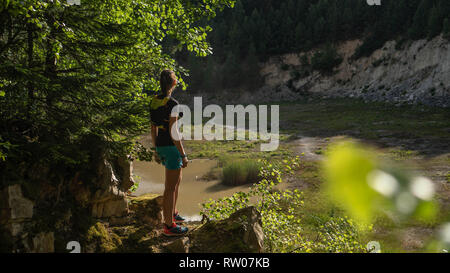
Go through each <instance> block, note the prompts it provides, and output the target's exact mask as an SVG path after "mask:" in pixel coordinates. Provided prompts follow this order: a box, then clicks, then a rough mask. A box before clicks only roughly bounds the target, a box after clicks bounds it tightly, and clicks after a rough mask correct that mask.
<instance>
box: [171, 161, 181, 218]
mask: <svg viewBox="0 0 450 273" xmlns="http://www.w3.org/2000/svg"><path fill="white" fill-rule="evenodd" d="M182 177H183V171H182V169H180V176H179V177H178V182H177V185H176V186H175V200H174V203H173V210H174V212H176V211H177V200H178V188H179V187H180V182H181V179H182Z"/></svg>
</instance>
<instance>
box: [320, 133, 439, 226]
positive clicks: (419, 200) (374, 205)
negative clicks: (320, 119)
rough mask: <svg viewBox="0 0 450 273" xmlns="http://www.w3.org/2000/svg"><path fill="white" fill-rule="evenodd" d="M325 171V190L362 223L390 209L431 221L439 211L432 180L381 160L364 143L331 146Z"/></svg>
mask: <svg viewBox="0 0 450 273" xmlns="http://www.w3.org/2000/svg"><path fill="white" fill-rule="evenodd" d="M324 172H325V175H326V183H325V185H324V187H325V190H326V192H327V193H328V194H329V195H330V196H331V198H332V199H333V200H334V201H335V202H336V203H338V204H339V205H340V206H342V207H343V208H344V209H345V210H346V211H347V213H349V214H350V215H351V216H352V217H353V218H355V219H357V220H359V221H360V222H362V223H370V222H371V221H372V220H373V216H374V214H375V213H376V212H377V211H386V210H389V211H391V212H393V213H394V216H397V217H398V218H401V219H407V218H414V219H418V220H423V221H431V220H433V219H434V218H435V216H436V214H437V211H438V207H437V204H436V202H435V200H434V184H433V182H432V181H431V180H430V179H428V178H426V177H422V176H415V175H412V174H410V173H408V172H406V171H405V170H402V169H400V168H399V167H397V166H394V165H392V163H391V162H387V161H381V160H380V159H378V158H377V156H376V153H375V151H373V150H372V149H370V148H368V147H365V146H362V145H361V144H358V143H355V142H350V141H345V142H340V143H337V144H333V145H331V146H330V147H329V153H328V157H327V159H326V160H325V162H324Z"/></svg>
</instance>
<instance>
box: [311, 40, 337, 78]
mask: <svg viewBox="0 0 450 273" xmlns="http://www.w3.org/2000/svg"><path fill="white" fill-rule="evenodd" d="M341 62H342V58H341V57H340V56H339V54H338V53H337V51H336V48H334V47H332V46H328V47H327V48H326V49H325V50H323V51H319V52H316V53H315V54H314V55H313V57H312V58H311V66H312V68H313V69H314V70H319V71H322V72H331V71H333V68H334V67H335V66H337V65H339V64H340V63H341Z"/></svg>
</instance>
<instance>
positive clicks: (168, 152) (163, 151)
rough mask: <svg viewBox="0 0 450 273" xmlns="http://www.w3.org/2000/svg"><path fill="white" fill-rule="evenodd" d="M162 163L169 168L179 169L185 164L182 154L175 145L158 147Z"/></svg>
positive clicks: (157, 150)
mask: <svg viewBox="0 0 450 273" xmlns="http://www.w3.org/2000/svg"><path fill="white" fill-rule="evenodd" d="M156 152H157V153H158V156H159V158H160V159H161V163H162V164H163V165H164V166H166V168H167V169H168V170H178V169H180V168H181V167H182V166H183V160H182V158H181V154H180V152H179V151H178V149H177V147H175V146H159V147H156Z"/></svg>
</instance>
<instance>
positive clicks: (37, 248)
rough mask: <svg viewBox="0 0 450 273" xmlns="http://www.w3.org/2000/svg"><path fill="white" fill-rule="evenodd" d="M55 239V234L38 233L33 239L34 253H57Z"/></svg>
mask: <svg viewBox="0 0 450 273" xmlns="http://www.w3.org/2000/svg"><path fill="white" fill-rule="evenodd" d="M54 245H55V239H54V235H53V232H48V233H44V232H41V233H38V234H37V235H36V236H35V237H33V250H32V251H31V252H33V253H51V252H55V249H54V247H55V246H54Z"/></svg>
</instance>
